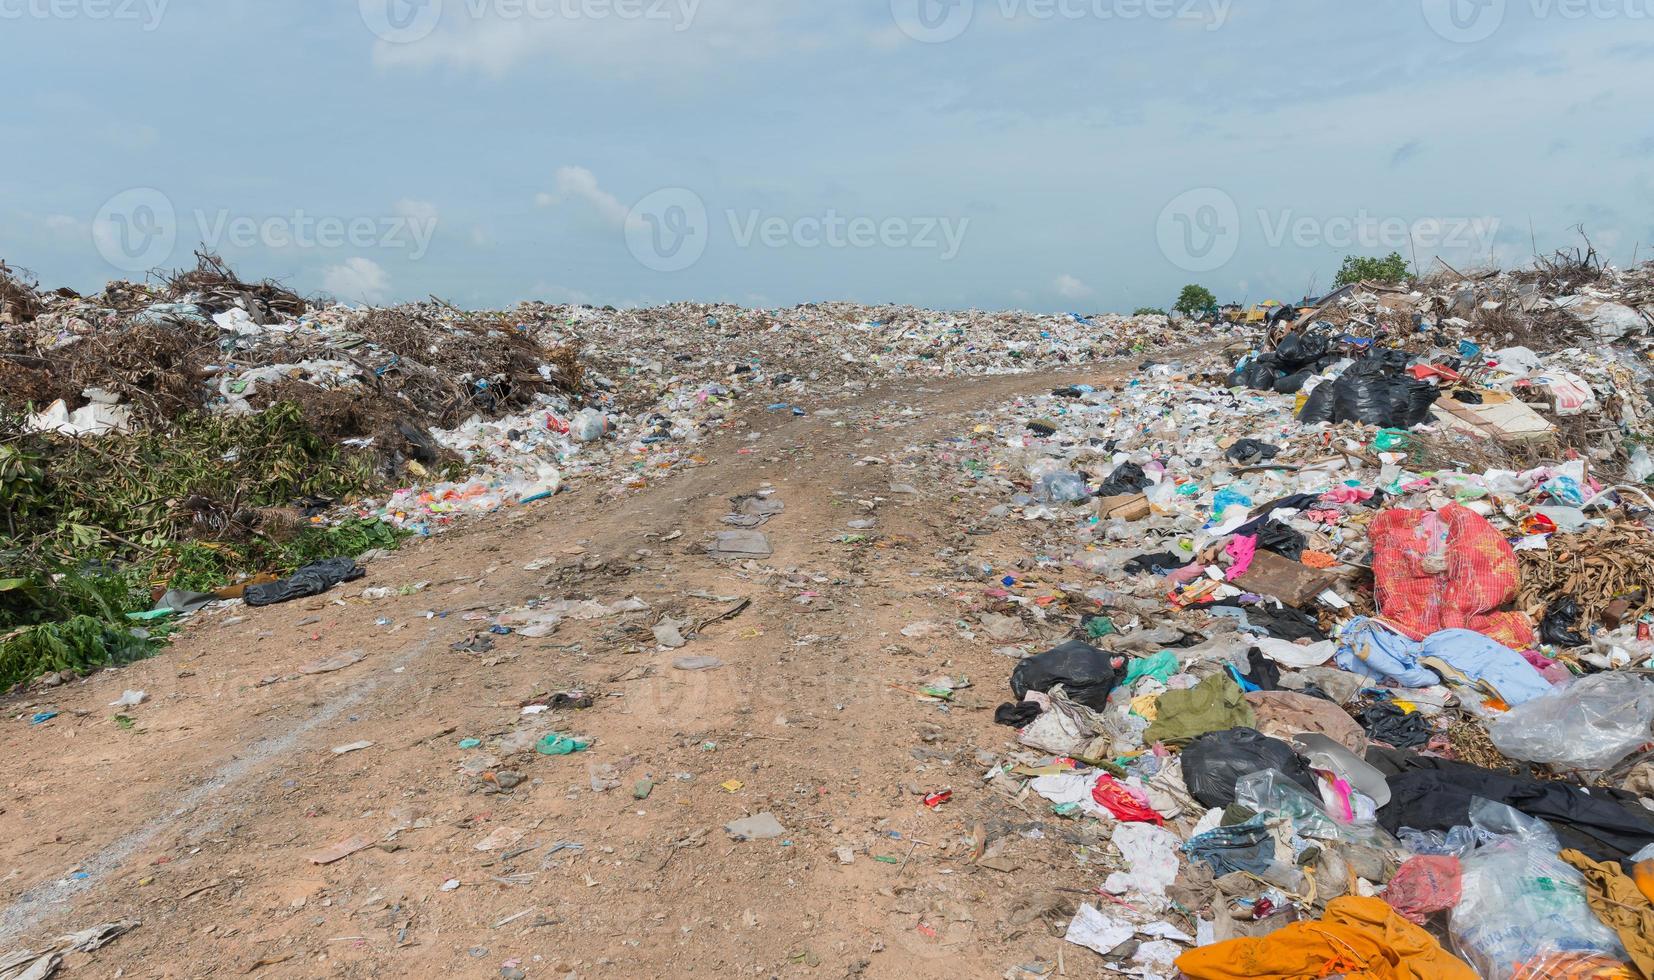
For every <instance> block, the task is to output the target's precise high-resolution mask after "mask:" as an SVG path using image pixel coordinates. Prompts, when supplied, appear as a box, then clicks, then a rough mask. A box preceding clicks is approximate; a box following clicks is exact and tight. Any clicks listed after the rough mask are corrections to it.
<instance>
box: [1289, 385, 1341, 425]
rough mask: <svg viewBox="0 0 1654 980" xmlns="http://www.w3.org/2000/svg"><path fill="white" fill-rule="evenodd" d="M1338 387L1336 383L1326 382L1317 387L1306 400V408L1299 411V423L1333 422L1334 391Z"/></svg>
mask: <svg viewBox="0 0 1654 980" xmlns="http://www.w3.org/2000/svg"><path fill="white" fill-rule="evenodd" d="M1337 387H1338V383H1337V382H1336V381H1324V382H1322V383H1321V384H1318V385H1316V386H1315V390H1314V391H1311V392H1310V393H1309V397H1308V398H1307V399H1305V400H1304V407H1303V408H1301V409H1299V410H1298V421H1300V422H1303V423H1305V424H1313V423H1316V422H1331V421H1332V395H1333V389H1335V388H1337ZM1299 390H1300V391H1301V390H1302V389H1299Z"/></svg>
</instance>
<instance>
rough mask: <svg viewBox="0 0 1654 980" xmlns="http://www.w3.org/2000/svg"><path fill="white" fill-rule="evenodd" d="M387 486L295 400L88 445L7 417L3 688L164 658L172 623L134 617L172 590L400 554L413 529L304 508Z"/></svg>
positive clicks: (0, 490)
mask: <svg viewBox="0 0 1654 980" xmlns="http://www.w3.org/2000/svg"><path fill="white" fill-rule="evenodd" d="M378 479H379V475H378V471H377V470H376V467H375V464H374V460H373V457H372V456H371V455H369V454H368V453H366V452H351V451H346V450H341V449H340V448H339V447H337V446H334V445H331V444H329V443H328V442H326V441H325V440H323V439H321V438H320V437H318V436H316V435H315V434H314V433H313V432H312V431H310V429H309V428H308V427H307V426H306V425H305V423H304V419H303V415H302V412H301V410H300V409H299V407H298V406H296V405H292V404H287V403H283V404H278V405H274V406H272V407H271V408H269V409H267V410H265V411H264V412H261V413H258V414H256V415H242V416H229V415H209V414H196V415H189V416H186V417H184V418H182V419H180V420H178V422H177V423H176V425H175V426H174V427H172V428H171V429H169V430H166V431H146V432H141V433H137V434H134V435H127V436H105V437H102V438H97V439H80V440H70V439H62V438H56V437H48V436H43V435H39V434H32V433H27V432H25V431H24V430H23V427H22V419H21V416H19V415H15V414H14V415H10V416H0V532H3V537H0V690H4V689H6V688H9V687H11V686H12V685H14V684H17V683H19V682H23V681H28V680H32V679H34V678H35V677H38V676H39V675H40V674H42V673H44V672H46V671H50V670H76V671H83V670H86V669H88V668H92V667H96V666H100V665H107V664H117V663H125V662H128V661H130V660H134V659H137V658H139V657H142V656H146V655H148V654H150V653H153V652H154V650H155V649H156V648H157V647H158V646H159V644H160V642H162V641H163V640H164V637H165V632H166V630H165V627H164V626H159V627H158V625H157V624H156V623H150V624H149V625H148V626H147V627H146V629H145V630H139V631H136V632H134V630H133V623H132V622H130V621H129V620H128V618H127V617H128V614H129V613H135V612H139V611H142V610H147V609H149V608H150V607H151V606H152V605H153V604H154V601H153V596H154V595H155V594H156V590H160V589H165V588H181V589H187V590H190V591H195V592H208V591H211V590H213V589H216V588H220V587H222V586H225V585H228V584H231V583H232V582H234V581H236V580H237V579H239V578H241V577H244V576H246V575H249V574H253V573H257V572H275V573H278V574H286V573H288V572H291V571H292V570H293V569H295V568H297V567H299V566H301V565H304V564H306V563H308V562H311V561H315V560H317V559H319V558H326V557H332V556H335V555H351V556H354V555H358V554H361V553H362V552H364V551H367V550H369V549H372V548H390V547H395V546H396V544H397V542H398V541H400V540H401V538H402V537H405V532H400V531H398V530H396V529H394V528H392V527H390V526H389V525H386V524H383V523H381V522H378V521H374V520H352V521H347V522H345V523H343V524H339V525H336V526H331V527H328V526H320V525H311V524H309V523H308V522H307V521H305V520H304V519H303V518H302V517H300V516H299V515H298V514H297V512H296V511H294V510H293V509H291V508H292V505H293V503H294V502H295V501H300V500H304V499H306V498H319V499H323V500H337V499H349V498H353V497H356V496H360V495H361V494H363V493H365V492H367V491H369V490H370V489H372V488H373V487H374V486H375V484H376V483H377V481H378Z"/></svg>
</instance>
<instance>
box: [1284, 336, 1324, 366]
mask: <svg viewBox="0 0 1654 980" xmlns="http://www.w3.org/2000/svg"><path fill="white" fill-rule="evenodd" d="M1327 343H1328V341H1327V335H1326V334H1324V333H1320V332H1316V333H1301V334H1298V333H1293V334H1287V335H1286V336H1285V337H1283V338H1282V339H1281V343H1280V345H1279V346H1278V347H1276V348H1275V357H1276V358H1277V360H1278V361H1279V366H1280V368H1281V370H1283V371H1285V372H1287V373H1288V374H1291V373H1293V372H1296V371H1300V370H1302V369H1304V368H1306V367H1308V366H1310V365H1311V364H1314V363H1315V362H1316V361H1319V360H1320V359H1321V358H1323V357H1326V356H1327Z"/></svg>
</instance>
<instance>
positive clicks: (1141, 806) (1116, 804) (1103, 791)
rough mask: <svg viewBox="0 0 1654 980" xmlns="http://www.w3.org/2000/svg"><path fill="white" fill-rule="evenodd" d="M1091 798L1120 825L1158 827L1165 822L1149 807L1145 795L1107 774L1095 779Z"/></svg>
mask: <svg viewBox="0 0 1654 980" xmlns="http://www.w3.org/2000/svg"><path fill="white" fill-rule="evenodd" d="M1091 798H1092V799H1093V800H1095V801H1096V802H1097V804H1098V805H1099V806H1101V807H1103V808H1104V809H1106V810H1107V811H1108V812H1110V813H1112V814H1114V818H1115V819H1116V820H1119V821H1120V822H1122V823H1152V824H1154V825H1155V826H1156V827H1158V826H1160V825H1161V824H1163V823H1165V822H1166V821H1165V820H1164V819H1163V818H1162V817H1161V816H1160V814H1159V813H1156V812H1155V810H1154V808H1153V807H1152V806H1150V805H1149V800H1148V796H1147V795H1146V794H1143V793H1142V792H1141V791H1139V790H1134V789H1132V788H1131V787H1129V786H1127V785H1125V784H1124V783H1122V782H1120V781H1119V780H1117V779H1115V778H1114V777H1113V776H1110V775H1108V774H1107V773H1104V774H1103V775H1101V776H1098V777H1097V782H1096V784H1095V785H1094V786H1092V787H1091Z"/></svg>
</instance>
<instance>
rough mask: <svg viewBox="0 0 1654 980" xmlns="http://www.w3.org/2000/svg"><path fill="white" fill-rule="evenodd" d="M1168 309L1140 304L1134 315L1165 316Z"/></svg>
mask: <svg viewBox="0 0 1654 980" xmlns="http://www.w3.org/2000/svg"><path fill="white" fill-rule="evenodd" d="M1165 315H1166V311H1165V310H1162V309H1159V308H1157V307H1153V306H1139V307H1138V308H1137V312H1135V313H1133V314H1132V316H1165Z"/></svg>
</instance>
